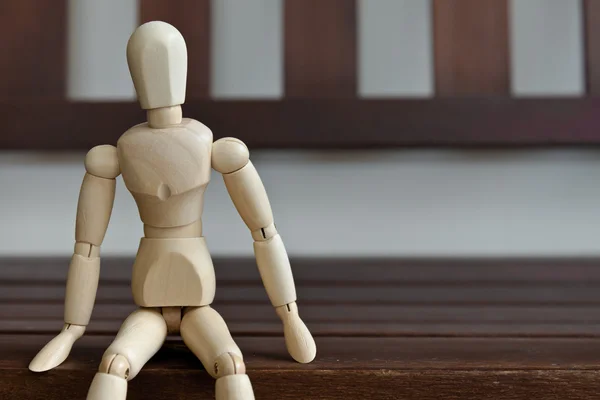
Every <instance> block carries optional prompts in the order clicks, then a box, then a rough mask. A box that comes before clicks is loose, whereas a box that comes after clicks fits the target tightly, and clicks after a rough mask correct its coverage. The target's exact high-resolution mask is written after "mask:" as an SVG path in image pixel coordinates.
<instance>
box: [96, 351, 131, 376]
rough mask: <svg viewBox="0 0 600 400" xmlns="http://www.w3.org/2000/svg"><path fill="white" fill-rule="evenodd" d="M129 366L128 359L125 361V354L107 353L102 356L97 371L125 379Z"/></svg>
mask: <svg viewBox="0 0 600 400" xmlns="http://www.w3.org/2000/svg"><path fill="white" fill-rule="evenodd" d="M129 368H130V365H129V361H127V358H125V356H123V355H121V354H107V355H105V356H104V357H102V362H101V363H100V368H99V371H100V372H103V373H105V374H110V375H115V376H118V377H119V378H123V379H127V378H128V377H129Z"/></svg>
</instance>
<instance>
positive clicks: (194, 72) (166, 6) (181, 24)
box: [140, 0, 210, 100]
mask: <svg viewBox="0 0 600 400" xmlns="http://www.w3.org/2000/svg"><path fill="white" fill-rule="evenodd" d="M140 19H141V23H144V22H148V21H154V20H160V21H165V22H168V23H170V24H171V25H173V26H175V27H176V28H177V29H178V30H179V31H180V32H181V34H182V35H183V37H184V38H185V42H186V44H187V50H188V77H187V79H188V81H187V92H186V99H188V100H191V99H198V98H206V97H208V93H209V80H210V74H209V65H210V63H209V57H210V37H209V35H210V0H140Z"/></svg>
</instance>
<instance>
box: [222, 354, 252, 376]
mask: <svg viewBox="0 0 600 400" xmlns="http://www.w3.org/2000/svg"><path fill="white" fill-rule="evenodd" d="M214 368H215V370H214V373H215V377H217V378H222V377H224V376H228V375H236V374H245V373H246V365H245V364H244V360H242V357H240V356H238V355H237V354H234V353H223V354H221V355H220V356H219V357H217V359H216V360H215V365H214Z"/></svg>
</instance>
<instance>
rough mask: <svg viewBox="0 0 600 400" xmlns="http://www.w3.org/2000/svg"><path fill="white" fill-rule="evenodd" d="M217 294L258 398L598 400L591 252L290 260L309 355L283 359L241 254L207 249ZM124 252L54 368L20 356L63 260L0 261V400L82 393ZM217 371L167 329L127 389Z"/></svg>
mask: <svg viewBox="0 0 600 400" xmlns="http://www.w3.org/2000/svg"><path fill="white" fill-rule="evenodd" d="M214 263H215V268H216V274H217V299H216V301H215V303H214V307H215V309H217V310H218V311H219V312H220V313H221V314H222V315H223V316H224V318H225V319H226V321H227V323H228V325H229V327H230V329H231V331H232V333H233V335H234V338H235V340H236V342H237V343H238V344H239V346H240V348H241V349H242V351H243V353H244V356H245V361H246V364H247V367H248V374H249V375H250V377H251V379H252V383H253V386H254V390H255V393H256V398H257V399H259V400H261V399H262V400H266V399H346V400H348V399H413V398H414V399H440V398H444V399H482V398H490V399H500V398H501V399H531V398H533V397H534V396H535V397H536V398H539V399H561V400H562V399H592V398H593V399H595V398H597V395H598V394H599V393H600V336H599V335H600V290H599V289H600V260H597V259H570V260H450V261H448V260H385V259H378V260H375V259H369V260H367V259H358V260H341V259H326V260H309V259H298V260H293V268H294V275H295V278H296V285H297V288H298V296H299V301H298V304H299V306H300V312H301V315H302V316H303V318H304V320H305V321H306V323H307V325H308V326H309V328H310V329H311V331H312V332H313V334H314V335H315V336H316V341H317V348H318V354H317V359H316V360H315V361H314V362H313V363H311V364H308V365H301V364H297V363H295V362H293V361H292V360H291V358H290V357H289V355H287V353H286V351H285V346H284V342H283V337H282V328H281V324H280V322H279V320H278V319H277V317H276V315H275V313H274V311H273V309H272V308H271V306H270V304H269V302H268V299H267V296H266V294H265V291H264V289H263V288H262V286H261V284H260V280H259V275H258V272H257V269H256V266H255V264H254V262H253V261H252V260H249V259H237V260H236V259H216V260H215V262H214ZM131 264H132V260H131V259H106V260H103V263H102V272H101V282H100V288H99V291H98V297H97V302H96V308H95V310H94V314H93V316H92V322H91V323H90V326H89V328H88V331H87V333H86V336H84V338H82V339H81V340H80V341H79V342H77V343H76V345H75V347H74V349H73V351H72V352H71V356H70V357H69V359H68V360H67V361H66V362H65V363H63V365H61V366H60V367H58V368H56V369H55V370H52V371H50V372H47V373H41V374H34V373H32V372H30V371H29V370H28V369H27V364H28V362H29V361H30V360H31V358H32V357H33V356H34V355H35V354H36V352H37V350H38V349H39V348H41V346H43V344H44V343H45V342H46V341H47V340H49V339H50V338H51V337H52V336H53V335H54V334H56V333H57V332H58V331H59V330H60V328H61V327H62V309H63V306H62V301H63V296H64V284H65V278H66V272H67V265H68V260H66V259H50V258H48V259H46V258H39V259H2V260H0V399H2V400H4V399H7V400H13V399H14V400H16V399H44V400H48V399H61V400H64V399H83V398H85V394H86V392H87V388H88V386H89V384H90V382H91V379H92V377H93V375H94V373H95V371H96V369H97V366H98V363H99V361H100V359H101V356H102V353H103V351H104V349H105V348H106V347H107V346H108V344H109V343H110V341H111V340H112V338H113V336H114V334H115V332H116V331H117V329H118V328H119V326H120V324H121V322H122V321H123V319H124V318H125V317H126V316H127V315H128V314H129V313H130V312H131V311H133V310H134V309H135V306H134V305H133V302H132V297H131V293H130V289H129V279H130V277H131ZM213 396H214V381H213V380H212V378H210V377H209V376H208V374H207V373H206V372H205V371H204V370H203V368H202V365H201V364H200V362H199V361H198V360H197V359H196V358H195V357H194V356H193V355H192V354H191V353H190V352H189V351H188V350H187V349H186V348H185V346H184V345H183V343H182V342H181V340H180V339H179V338H178V337H174V338H171V339H169V341H168V343H167V344H166V345H165V346H164V348H163V349H162V350H161V351H160V352H159V353H158V354H157V355H156V356H155V357H154V358H153V359H152V360H151V361H150V362H149V363H148V364H147V365H146V367H145V368H144V369H143V370H142V372H141V373H140V374H139V375H138V377H136V378H135V379H134V380H133V381H131V383H130V390H129V396H128V399H169V400H172V399H212V398H213Z"/></svg>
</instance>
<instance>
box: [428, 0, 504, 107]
mask: <svg viewBox="0 0 600 400" xmlns="http://www.w3.org/2000/svg"><path fill="white" fill-rule="evenodd" d="M507 7H508V6H507V0H434V3H433V30H434V59H435V89H436V94H437V95H438V96H484V95H508V93H509V91H510V70H509V52H508V8H507Z"/></svg>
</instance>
